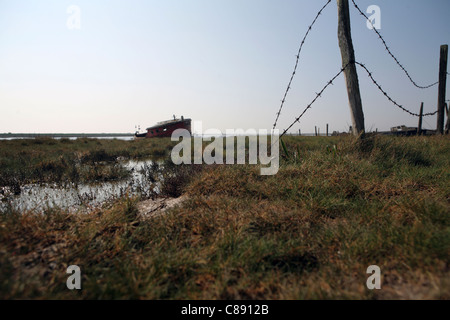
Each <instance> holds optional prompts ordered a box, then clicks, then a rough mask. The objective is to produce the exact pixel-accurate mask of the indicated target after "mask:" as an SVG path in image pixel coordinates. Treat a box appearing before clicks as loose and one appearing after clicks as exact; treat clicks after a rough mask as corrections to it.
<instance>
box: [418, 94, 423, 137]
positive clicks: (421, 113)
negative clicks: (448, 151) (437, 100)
mask: <svg viewBox="0 0 450 320" xmlns="http://www.w3.org/2000/svg"><path fill="white" fill-rule="evenodd" d="M422 121H423V102H422V104H421V106H420V114H419V125H418V126H417V134H418V135H419V136H420V135H421V134H422Z"/></svg>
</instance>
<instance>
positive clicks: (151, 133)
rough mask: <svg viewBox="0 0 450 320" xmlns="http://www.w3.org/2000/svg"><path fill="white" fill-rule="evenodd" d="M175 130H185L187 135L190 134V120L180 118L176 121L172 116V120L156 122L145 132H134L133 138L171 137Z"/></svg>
mask: <svg viewBox="0 0 450 320" xmlns="http://www.w3.org/2000/svg"><path fill="white" fill-rule="evenodd" d="M177 129H186V130H188V131H189V133H192V132H191V119H185V118H184V117H183V116H181V119H177V118H176V117H175V116H173V120H166V121H161V122H158V123H157V124H156V125H154V126H152V127H150V128H147V129H146V130H147V132H144V133H139V132H136V133H135V134H134V137H135V138H136V139H144V138H163V137H171V136H172V133H173V132H174V131H175V130H177Z"/></svg>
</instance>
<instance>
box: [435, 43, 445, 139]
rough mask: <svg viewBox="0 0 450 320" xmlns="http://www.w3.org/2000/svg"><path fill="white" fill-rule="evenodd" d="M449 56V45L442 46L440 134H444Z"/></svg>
mask: <svg viewBox="0 0 450 320" xmlns="http://www.w3.org/2000/svg"><path fill="white" fill-rule="evenodd" d="M447 58H448V45H446V44H445V45H442V46H441V56H440V60H439V95H438V116H437V128H436V131H437V133H438V134H444V118H445V111H444V105H445V89H446V86H447Z"/></svg>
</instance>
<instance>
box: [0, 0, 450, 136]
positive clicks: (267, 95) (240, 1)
mask: <svg viewBox="0 0 450 320" xmlns="http://www.w3.org/2000/svg"><path fill="white" fill-rule="evenodd" d="M325 3H326V0H280V1H274V0H164V1H163V0H147V1H144V0H127V1H124V0H122V1H118V0H89V1H88V0H70V1H66V0H0V113H1V116H0V132H10V131H11V132H41V133H42V132H69V133H70V132H133V131H134V126H135V125H137V124H140V125H141V128H145V127H147V126H150V125H152V124H154V123H155V122H157V121H161V120H165V119H170V118H171V117H172V115H173V114H175V115H177V116H181V115H184V116H185V117H190V118H192V119H193V120H195V121H203V128H204V129H208V128H218V129H220V130H225V129H234V128H243V129H249V128H255V129H265V128H266V129H270V128H271V126H272V124H273V121H274V118H275V113H276V112H277V110H278V108H279V105H280V100H281V99H282V96H283V93H284V91H285V88H286V85H287V83H288V80H289V77H290V75H291V73H292V69H293V66H294V63H295V55H296V53H297V50H298V47H299V44H300V41H301V39H302V37H303V35H304V33H305V32H306V28H307V27H308V25H309V24H310V23H311V22H312V20H313V19H314V16H315V14H316V13H317V11H318V10H319V9H320V8H321V7H322V6H323V5H324V4H325ZM357 3H358V4H359V6H360V7H361V8H363V9H364V10H366V9H367V7H368V6H369V5H378V6H379V7H380V8H381V18H382V19H381V23H382V24H381V30H380V32H381V34H382V35H383V36H384V37H385V39H386V41H387V42H388V44H389V46H390V48H391V50H392V51H393V53H394V54H395V55H396V56H398V58H399V60H400V61H401V62H402V63H403V65H404V66H405V67H406V69H407V70H408V71H409V72H410V74H411V76H412V77H413V78H414V79H415V80H416V81H417V82H418V83H419V84H429V83H432V82H435V81H437V78H438V65H439V47H440V45H441V44H449V43H450V32H449V31H450V20H449V18H448V13H449V12H450V1H448V0H431V1H423V0H422V1H419V0H358V1H357ZM70 5H77V6H79V8H80V9H81V29H80V30H69V29H68V28H67V25H66V22H67V19H68V18H69V16H70V14H68V13H67V8H68V7H69V6H70ZM351 12H352V31H353V40H354V46H355V51H356V59H357V60H358V61H361V62H364V63H365V64H366V65H367V67H368V68H369V69H372V70H373V71H374V77H375V78H376V79H377V80H378V81H379V83H380V84H381V85H382V86H383V87H385V89H386V90H387V91H388V92H389V93H390V94H391V95H392V96H393V98H395V99H396V100H397V101H398V102H399V103H400V104H403V105H404V106H405V107H407V108H409V109H412V110H413V111H414V112H418V110H419V106H420V102H421V101H423V102H424V103H425V111H426V112H430V111H431V112H432V111H434V110H436V104H437V86H436V87H434V88H432V89H428V90H420V89H417V88H415V87H414V86H412V84H411V83H410V82H409V81H408V79H407V78H406V76H405V75H404V73H403V72H402V71H401V70H400V69H399V68H398V67H397V66H396V64H395V63H394V61H393V60H392V59H391V58H390V57H389V56H388V55H387V53H386V51H385V49H384V48H383V46H382V44H381V42H380V41H379V40H378V38H377V37H376V35H375V34H374V33H373V31H371V30H369V29H367V27H366V23H365V21H364V20H363V18H362V17H361V16H360V15H359V14H358V13H357V12H356V10H355V9H354V8H353V7H351ZM340 66H341V58H340V51H339V47H338V41H337V8H336V2H335V1H334V0H333V1H332V3H330V5H329V6H328V7H327V9H326V10H325V12H324V14H323V15H322V16H321V18H320V19H319V21H318V22H317V24H316V26H315V27H314V29H313V30H312V32H311V35H310V37H309V38H308V39H307V42H306V44H305V46H304V48H303V51H302V55H301V58H300V64H299V69H298V72H297V76H296V78H295V80H294V82H293V86H292V90H291V93H290V95H289V96H288V100H287V103H286V105H285V109H284V111H283V113H282V115H281V117H280V120H279V123H278V127H279V128H280V129H284V128H285V127H286V126H288V125H289V124H290V122H291V121H292V120H293V118H294V117H296V116H298V115H299V114H300V113H301V111H302V110H303V109H304V107H305V106H306V105H307V104H308V103H309V102H310V101H311V100H312V99H313V98H314V96H315V92H318V91H319V90H320V89H321V88H322V87H323V86H324V84H325V83H326V82H327V81H328V80H329V79H330V78H331V77H332V76H333V75H334V74H336V73H337V72H338V71H339V68H340ZM358 73H359V78H360V85H361V94H362V99H363V109H364V113H365V122H366V128H367V129H368V130H369V129H375V128H378V129H379V130H387V129H389V128H390V127H391V126H395V125H400V124H406V125H411V126H416V125H417V118H415V117H411V116H409V115H408V114H406V113H404V112H402V111H401V110H399V109H397V108H396V107H395V106H393V105H392V104H391V103H390V102H389V101H387V100H386V99H385V97H384V96H383V95H382V94H381V93H380V92H379V91H378V90H377V89H376V88H375V87H374V86H373V85H372V83H371V82H369V81H368V78H367V75H366V74H365V73H363V71H362V70H361V69H358ZM449 82H450V81H449ZM447 96H448V95H447ZM326 123H329V124H330V130H339V131H344V130H347V129H348V125H349V124H350V123H351V121H350V111H349V108H348V103H347V94H346V90H345V84H344V78H343V76H342V77H340V78H339V79H338V81H336V82H335V85H334V86H332V87H330V88H329V89H328V90H327V91H326V92H325V94H324V96H323V98H321V99H320V100H319V101H318V102H317V103H316V104H315V105H314V106H313V108H312V109H311V110H309V111H308V113H307V114H306V115H305V116H304V118H303V119H302V122H301V124H300V125H298V124H297V125H296V126H294V127H293V129H292V131H297V130H298V128H301V129H302V131H303V132H313V131H314V126H315V125H317V126H319V127H321V131H322V132H323V131H324V130H325V125H326ZM424 124H425V127H427V128H435V126H436V118H435V117H429V118H426V119H425V123H424Z"/></svg>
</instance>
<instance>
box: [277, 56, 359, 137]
mask: <svg viewBox="0 0 450 320" xmlns="http://www.w3.org/2000/svg"><path fill="white" fill-rule="evenodd" d="M349 64H350V63H348V64H347V65H346V66H345V67H343V68H342V69H341V70H340V71H339V72H338V73H337V74H336V75H335V76H334V77H333V78H331V80H330V81H327V84H326V85H325V86H324V87H323V88H322V90H320V91H319V92H318V93H316V97H315V98H314V99H313V100H312V101H311V102H310V103H309V104H308V105H307V106H306V108H305V109H304V110H303V112H302V113H301V114H300V115H299V116H298V117H297V118H295V120H294V121H293V122H292V123H291V124H290V125H289V126H288V127H287V128H286V129H285V130H284V131H283V133H282V134H281V135H280V138H281V137H283V136H284V135H285V134H286V133H287V132H288V131H289V130H290V129H291V128H292V127H293V126H294V125H295V124H296V123H297V122H298V123H300V118H302V117H303V116H304V115H305V113H306V111H308V110H309V109H311V107H312V105H313V104H314V103H315V102H316V101H317V100H318V99H319V98H320V97H322V94H323V93H324V92H325V90H326V89H327V88H328V87H329V86H330V85H332V84H333V82H334V80H336V79H337V78H338V77H339V76H340V75H341V74H342V73H343V72H344V71H345V69H347V67H348V65H349Z"/></svg>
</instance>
